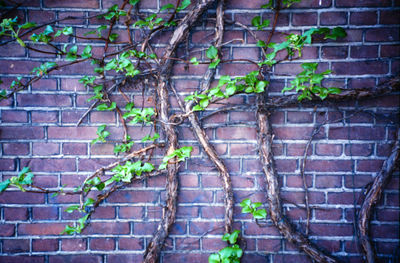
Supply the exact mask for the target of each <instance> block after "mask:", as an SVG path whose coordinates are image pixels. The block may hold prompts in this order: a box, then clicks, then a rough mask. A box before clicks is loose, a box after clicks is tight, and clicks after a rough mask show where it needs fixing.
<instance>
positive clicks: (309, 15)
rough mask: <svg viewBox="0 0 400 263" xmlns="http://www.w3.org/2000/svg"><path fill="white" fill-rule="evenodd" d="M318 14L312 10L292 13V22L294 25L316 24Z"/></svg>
mask: <svg viewBox="0 0 400 263" xmlns="http://www.w3.org/2000/svg"><path fill="white" fill-rule="evenodd" d="M317 19H318V14H317V13H314V12H302V13H294V14H293V16H292V24H293V25H294V26H312V25H316V24H317Z"/></svg>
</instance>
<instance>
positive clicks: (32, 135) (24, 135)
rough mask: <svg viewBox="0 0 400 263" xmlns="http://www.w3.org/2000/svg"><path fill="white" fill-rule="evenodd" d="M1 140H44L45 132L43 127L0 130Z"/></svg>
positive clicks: (4, 127)
mask: <svg viewBox="0 0 400 263" xmlns="http://www.w3.org/2000/svg"><path fill="white" fill-rule="evenodd" d="M0 138H1V139H3V140H4V139H43V138H44V130H43V128H42V127H26V126H23V127H7V126H3V127H1V128H0Z"/></svg>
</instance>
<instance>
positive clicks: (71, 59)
mask: <svg viewBox="0 0 400 263" xmlns="http://www.w3.org/2000/svg"><path fill="white" fill-rule="evenodd" d="M214 2H217V1H214V0H199V1H197V2H196V3H194V5H191V2H190V0H178V1H177V4H176V5H173V4H167V5H164V6H162V7H161V8H160V10H159V13H154V14H143V13H141V12H140V10H139V8H138V4H139V0H125V1H124V2H123V3H122V5H121V6H117V5H114V6H112V7H111V8H109V9H108V10H107V12H105V13H103V14H101V15H100V16H101V17H102V18H104V19H106V20H107V21H108V24H107V25H101V26H99V27H98V28H96V29H95V30H93V31H89V32H87V33H85V34H84V35H77V34H75V33H74V30H73V28H72V27H64V28H59V29H56V28H55V26H54V25H55V24H56V23H57V22H60V21H62V20H66V19H68V20H70V19H80V18H82V17H66V18H64V19H59V20H54V21H51V22H49V23H46V24H43V25H36V24H35V23H31V22H26V23H20V21H18V18H11V19H3V20H2V22H1V24H0V26H1V31H0V36H2V38H3V39H4V41H3V42H2V44H1V45H5V44H7V43H9V42H12V41H16V42H17V43H18V44H19V45H21V46H22V47H24V48H26V49H30V50H33V51H36V52H42V53H46V54H52V55H55V56H57V57H58V58H59V59H58V60H57V63H56V62H52V61H49V62H45V63H43V64H41V65H40V66H39V67H36V68H34V69H32V76H31V77H30V78H28V79H27V80H23V79H22V78H17V79H16V80H14V81H13V82H12V83H11V85H10V86H9V87H8V88H7V89H3V90H1V92H0V96H1V98H2V99H12V98H13V96H14V94H15V93H16V92H18V91H20V90H24V89H27V88H28V87H29V86H30V85H31V84H32V83H33V82H35V81H37V80H39V79H41V78H44V77H46V76H47V75H49V74H51V73H52V72H54V71H57V70H59V69H62V68H64V67H68V66H70V65H73V64H77V63H82V62H87V61H90V62H91V63H92V64H93V65H94V66H95V69H94V73H96V74H97V76H85V77H83V78H82V79H81V80H80V82H81V83H82V84H83V85H85V86H86V87H88V88H90V89H91V91H92V94H93V96H92V97H91V98H90V99H89V101H91V102H92V105H91V106H90V107H89V109H88V110H87V112H86V113H85V114H84V115H83V116H82V118H81V119H80V121H79V122H78V123H77V125H79V124H80V122H81V121H82V120H83V118H84V117H85V116H86V115H87V114H88V113H89V112H90V111H91V110H93V109H95V108H96V109H97V110H99V111H115V112H116V113H117V114H118V116H119V119H120V121H121V123H122V129H123V131H124V132H123V137H122V138H121V140H120V141H119V142H118V143H117V144H116V145H115V148H114V152H115V154H116V155H118V156H119V157H120V159H119V161H117V162H115V163H111V164H109V165H107V166H104V167H102V168H100V169H98V170H96V171H94V172H93V173H92V174H91V175H90V176H88V177H87V178H86V179H85V180H84V181H83V183H82V184H81V185H79V186H77V187H76V188H75V189H43V188H41V187H38V186H36V185H35V184H34V181H33V178H34V175H33V173H32V171H31V170H30V169H29V168H28V167H25V168H23V169H22V170H21V171H20V173H19V174H18V175H17V176H14V177H11V178H9V179H7V180H3V182H1V183H0V192H2V191H5V190H6V189H7V188H9V187H11V186H13V187H17V188H18V189H20V190H21V191H24V192H34V193H43V194H53V195H59V194H62V195H79V196H80V202H79V204H76V205H72V206H70V207H68V208H67V209H66V211H67V212H70V213H71V212H74V211H79V212H81V213H82V214H83V216H82V217H81V218H80V219H79V220H77V222H76V223H75V224H74V225H67V226H66V227H65V230H64V231H63V233H62V234H69V235H73V234H79V233H80V232H81V231H82V230H83V229H84V228H85V227H86V226H87V224H89V223H90V217H91V215H92V213H93V212H94V211H95V209H96V207H98V206H99V205H100V204H101V202H102V201H103V200H105V199H106V198H108V197H109V196H110V195H112V194H113V193H114V192H115V191H117V190H118V189H121V188H123V187H125V186H127V185H129V184H131V183H132V182H134V181H138V180H145V179H146V178H149V177H153V176H158V175H160V174H166V178H167V179H166V193H167V196H166V205H165V206H164V207H163V213H162V218H161V221H160V223H159V225H158V227H157V230H156V232H155V233H154V236H153V238H152V240H151V241H150V243H149V244H148V246H147V248H146V251H145V254H144V259H143V262H157V261H158V258H159V255H160V252H161V250H162V248H163V245H164V242H165V240H166V238H167V237H168V234H169V229H170V227H171V225H172V224H173V223H174V221H175V215H176V209H177V196H178V189H179V186H178V179H177V173H178V168H179V165H180V163H181V162H182V161H184V160H185V159H186V158H189V157H190V154H191V151H192V147H190V146H186V145H179V141H178V136H177V130H176V127H177V126H179V125H181V124H182V123H183V122H185V121H186V120H188V122H189V123H190V126H191V128H192V130H193V132H194V135H195V137H196V139H197V140H198V142H199V144H200V145H201V147H202V149H203V150H204V152H205V153H206V154H207V156H208V158H209V159H210V160H211V161H212V163H213V164H214V166H215V167H216V168H217V170H218V172H219V175H220V179H221V185H222V188H223V190H224V204H225V212H224V218H225V226H224V230H225V233H226V234H225V235H224V236H223V238H222V239H223V240H224V241H227V246H226V247H225V248H222V249H221V250H220V251H219V252H218V253H215V254H212V255H210V257H209V262H240V258H241V257H242V255H243V250H242V248H240V246H239V244H240V242H239V241H240V232H239V231H238V230H233V229H232V226H233V222H234V218H233V207H234V204H235V202H238V203H239V202H240V206H241V207H242V212H243V213H250V214H252V215H253V217H254V219H255V220H259V219H265V218H266V217H267V214H269V217H270V218H271V220H272V222H273V223H274V225H275V226H276V227H277V228H278V230H279V231H280V232H281V234H282V235H283V236H284V238H286V239H287V240H289V241H290V242H291V243H293V244H295V245H296V246H297V247H298V248H299V249H300V250H302V251H303V252H305V253H306V254H307V255H308V256H309V257H310V258H311V259H313V260H314V261H316V262H339V260H338V259H337V258H334V257H332V256H331V255H328V254H327V253H325V252H324V251H323V250H322V249H320V248H318V247H317V246H316V245H315V244H313V243H312V242H311V241H310V240H309V239H308V237H307V235H308V228H307V231H306V233H305V234H303V233H300V232H299V231H297V230H296V229H295V227H293V226H292V225H291V223H290V221H289V220H288V219H287V218H286V217H285V216H284V215H283V210H282V200H281V198H280V194H279V185H278V176H277V173H276V171H275V166H274V159H273V154H272V150H271V149H272V148H271V147H272V141H273V138H274V135H273V130H272V128H271V125H270V121H269V116H270V114H271V113H272V112H273V111H274V110H275V109H277V108H280V107H291V106H297V105H298V103H299V101H302V102H303V103H304V104H310V105H314V104H315V103H321V101H322V100H324V101H342V100H349V99H363V98H370V97H376V96H380V95H384V94H390V93H392V92H394V91H395V90H397V89H398V88H399V80H398V78H395V79H393V80H391V81H389V82H387V83H384V84H382V85H381V86H378V87H376V88H374V89H365V90H346V91H341V90H340V89H339V88H336V87H324V86H323V85H322V81H323V79H324V78H325V77H326V76H329V75H330V74H334V73H333V72H331V71H330V70H327V71H324V72H322V73H317V72H318V71H317V68H318V63H303V64H302V68H303V71H302V72H299V74H297V75H296V76H295V78H294V79H293V80H292V81H291V85H290V86H288V87H285V88H284V89H283V90H282V92H292V94H291V95H285V96H281V97H272V98H269V97H268V86H269V84H270V75H271V74H272V71H271V69H272V68H273V67H274V65H276V64H279V63H281V62H282V61H288V60H289V61H290V60H295V59H297V58H300V57H301V56H302V49H303V47H304V46H305V45H308V44H311V43H312V40H313V38H315V37H317V38H324V39H332V40H336V39H337V38H341V37H345V36H346V33H345V31H344V30H343V29H342V28H339V27H336V28H312V29H309V30H306V31H304V32H303V33H302V34H286V33H284V32H276V30H275V28H276V23H277V19H278V16H279V11H280V10H281V9H284V8H288V7H290V5H292V4H293V3H296V2H300V1H299V0H283V1H279V0H278V1H268V3H266V4H265V5H263V6H262V8H265V9H272V10H273V12H275V16H274V18H273V21H269V20H264V19H262V17H261V16H256V17H254V18H253V20H252V26H253V27H252V28H249V27H247V26H245V25H243V24H241V23H239V22H235V21H225V20H224V0H219V1H218V3H217V8H216V17H215V19H213V20H212V21H215V36H214V40H213V42H212V43H210V46H209V47H208V48H207V49H206V50H205V54H206V57H207V59H203V60H202V59H199V58H196V57H193V58H191V59H188V60H185V59H181V58H178V57H176V55H175V53H176V49H177V47H178V45H180V44H182V43H183V42H184V40H185V39H187V37H188V34H189V32H190V30H191V28H192V27H193V26H194V24H195V23H196V21H197V20H198V19H199V18H200V17H201V16H202V15H203V13H204V12H206V11H207V10H208V9H209V8H210V7H211V5H212V4H213V3H214ZM191 6H193V7H192V8H191ZM96 16H97V15H96ZM85 18H88V17H85ZM117 23H120V24H123V25H125V29H126V30H125V31H126V32H125V34H127V36H128V39H129V40H128V41H127V42H118V39H119V37H120V36H119V35H118V34H117V33H115V32H114V27H115V25H116V24H117ZM226 23H229V24H232V23H233V24H235V25H236V26H239V27H242V28H243V30H247V31H248V33H249V34H251V35H252V36H254V37H255V38H256V39H257V40H258V42H257V46H258V47H260V49H261V51H262V54H263V59H262V60H261V61H252V60H247V59H244V61H247V62H249V63H252V64H255V65H257V67H258V69H257V70H256V71H252V72H248V73H247V74H246V75H245V76H242V77H231V76H220V77H219V79H218V84H217V85H216V86H212V85H211V83H212V80H213V79H214V75H215V69H216V68H217V67H218V66H219V65H220V64H222V63H226V62H232V61H235V60H229V61H224V60H223V59H222V53H221V47H223V45H224V44H225V43H223V41H222V39H223V34H224V28H225V24H226ZM271 23H272V26H271V30H270V34H269V36H268V38H267V39H258V38H257V36H256V34H255V33H254V31H255V30H264V29H265V28H267V27H269V26H270V24H271ZM133 29H135V30H140V31H141V35H142V39H141V40H140V41H137V42H135V41H133V40H132V38H131V37H130V36H131V34H132V32H131V31H132V30H133ZM171 30H172V31H173V33H172V36H171V38H170V41H169V44H168V46H167V48H166V49H165V50H164V52H163V54H162V55H161V56H157V55H156V53H155V52H154V48H153V47H152V39H153V38H154V37H156V36H158V35H160V34H163V33H164V32H165V31H171ZM253 30H254V31H253ZM273 34H285V35H286V37H285V39H286V40H285V41H283V42H281V43H273V42H271V39H272V36H273ZM62 35H65V36H71V37H74V38H76V39H85V40H89V41H90V40H96V41H99V40H100V41H103V42H104V48H103V53H102V55H101V56H98V57H96V56H95V55H94V54H93V53H92V46H91V45H86V47H85V48H84V49H83V50H79V49H78V46H76V45H73V44H65V45H63V46H60V45H59V44H57V43H56V42H55V40H57V38H58V37H60V36H62ZM28 36H29V39H28V40H25V39H27V37H28ZM35 43H41V44H46V45H47V46H49V47H51V51H49V50H48V49H46V50H41V49H39V48H37V47H33V44H35ZM114 44H119V45H123V46H122V48H121V49H120V50H119V51H110V46H111V45H114ZM278 54H284V58H283V59H281V60H277V56H278ZM175 61H181V62H184V63H186V64H188V65H190V67H195V66H196V65H198V64H207V65H208V69H207V71H206V73H205V74H204V79H203V82H202V83H201V85H200V89H199V90H196V91H195V90H193V93H192V94H191V95H189V96H187V97H186V98H185V99H184V100H181V98H180V97H179V96H178V94H177V92H176V91H175V89H174V87H173V86H170V85H169V83H170V81H169V79H170V74H171V68H172V65H173V63H174V62H175ZM115 72H116V73H117V74H114V75H115V76H114V77H110V74H108V73H115ZM149 83H150V84H151V85H153V86H154V90H155V92H154V97H155V101H156V105H154V107H148V108H144V107H141V106H140V105H135V104H134V103H133V102H132V101H130V99H129V97H128V96H126V95H125V94H124V90H125V89H128V88H131V87H133V86H134V87H143V86H145V85H147V84H149ZM144 84H145V85H144ZM293 91H295V92H293ZM143 92H144V88H143ZM171 92H172V93H171ZM113 93H120V94H121V95H122V97H123V98H124V99H125V100H126V106H125V107H124V108H120V107H119V106H117V103H116V102H115V101H112V99H111V96H110V95H111V94H113ZM170 94H173V95H174V96H176V99H177V101H178V104H179V107H180V111H179V112H175V113H172V112H171V109H170V108H171V107H170V104H169V98H170V96H172V95H170ZM237 94H255V95H256V97H257V103H256V119H257V134H258V145H259V154H260V160H261V162H262V167H263V171H264V174H265V179H266V195H267V200H268V204H267V205H266V207H267V210H268V211H266V209H263V208H260V207H261V206H262V205H263V204H261V203H258V202H255V203H253V202H252V201H251V200H250V199H245V200H234V198H233V190H232V184H231V179H230V175H229V170H228V169H227V167H226V165H225V164H224V162H223V160H222V159H221V158H220V156H219V155H218V154H217V152H216V150H215V148H214V146H213V145H212V144H211V143H210V140H209V138H208V137H207V135H206V133H205V131H204V128H203V127H202V124H201V119H199V115H198V112H201V111H204V110H205V109H207V107H208V106H209V105H211V104H214V105H215V103H217V102H221V101H222V100H225V99H228V98H230V97H232V96H235V95H237ZM230 109H232V107H230V106H228V107H225V108H219V109H217V110H215V112H220V111H229V110H230ZM212 114H213V112H211V114H209V115H208V116H211V115H212ZM130 124H134V125H135V124H141V125H147V126H150V127H152V132H151V133H149V134H147V135H146V136H144V137H143V139H142V140H141V142H142V143H143V145H145V146H144V147H143V148H142V149H139V150H136V151H133V150H132V149H133V145H134V144H135V143H137V142H135V141H134V140H132V139H131V137H130V135H129V132H128V126H129V125H130ZM97 136H98V137H97V138H94V139H93V141H92V144H95V143H102V142H107V141H108V138H107V137H108V136H110V132H109V131H108V127H107V126H106V125H101V126H99V127H98V130H97ZM312 137H313V135H311V138H312ZM156 148H160V149H164V152H165V155H164V157H163V159H162V160H161V161H160V160H157V159H156V158H154V157H153V152H154V150H155V149H156ZM399 151H400V150H399V146H398V143H397V144H396V145H395V146H394V148H393V153H392V154H391V155H390V157H389V158H388V160H387V161H386V162H385V163H384V165H383V168H382V171H381V173H379V175H378V176H377V177H376V178H375V181H374V183H373V186H372V187H371V189H370V190H369V192H368V193H367V194H366V197H365V201H364V203H363V205H362V208H361V210H360V217H359V224H358V225H359V234H360V240H361V245H362V247H363V249H364V254H365V257H366V260H367V261H368V262H375V258H376V256H375V253H374V250H373V246H372V245H371V241H370V240H369V238H368V237H369V233H368V230H369V228H368V223H369V218H370V214H371V211H372V209H373V205H374V204H376V202H377V201H378V200H379V198H380V196H381V194H382V190H383V189H384V187H385V184H386V183H387V182H388V181H389V179H390V177H391V175H392V173H393V170H394V169H395V166H396V164H398V163H399ZM306 153H307V149H306V150H305V155H304V158H303V159H304V160H303V165H302V169H304V166H305V164H306V157H307V156H306ZM304 186H305V188H306V184H305V185H304ZM305 190H306V191H305V193H306V194H305V206H306V208H307V209H309V208H308V196H307V189H305ZM93 193H95V194H94V195H93ZM90 194H92V195H90ZM89 195H90V196H95V197H94V198H91V197H89ZM308 211H309V210H308ZM308 214H309V212H308ZM261 249H262V248H261Z"/></svg>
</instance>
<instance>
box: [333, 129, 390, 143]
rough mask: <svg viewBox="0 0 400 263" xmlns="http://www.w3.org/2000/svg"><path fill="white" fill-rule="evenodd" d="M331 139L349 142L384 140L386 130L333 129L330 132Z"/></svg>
mask: <svg viewBox="0 0 400 263" xmlns="http://www.w3.org/2000/svg"><path fill="white" fill-rule="evenodd" d="M329 138H330V139H347V140H383V139H384V138H385V129H384V128H382V127H376V128H370V127H361V126H353V127H350V128H349V127H331V128H330V130H329Z"/></svg>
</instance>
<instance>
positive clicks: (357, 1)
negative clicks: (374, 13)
mask: <svg viewBox="0 0 400 263" xmlns="http://www.w3.org/2000/svg"><path fill="white" fill-rule="evenodd" d="M390 5H391V1H390V0H382V1H379V2H376V1H374V0H353V1H346V0H337V1H336V6H337V7H383V6H390Z"/></svg>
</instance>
